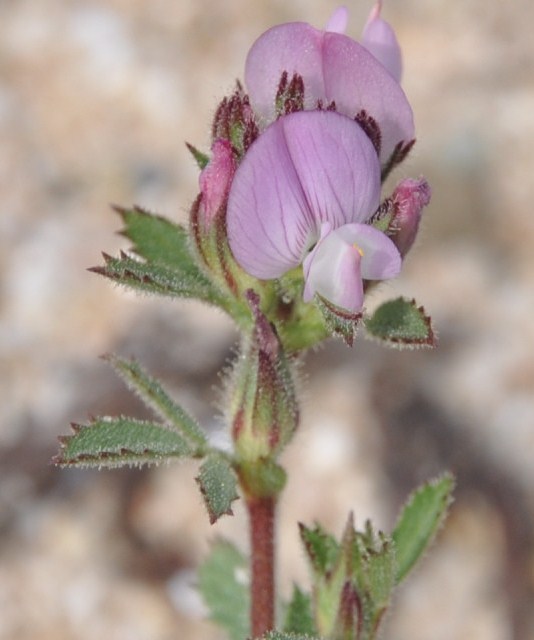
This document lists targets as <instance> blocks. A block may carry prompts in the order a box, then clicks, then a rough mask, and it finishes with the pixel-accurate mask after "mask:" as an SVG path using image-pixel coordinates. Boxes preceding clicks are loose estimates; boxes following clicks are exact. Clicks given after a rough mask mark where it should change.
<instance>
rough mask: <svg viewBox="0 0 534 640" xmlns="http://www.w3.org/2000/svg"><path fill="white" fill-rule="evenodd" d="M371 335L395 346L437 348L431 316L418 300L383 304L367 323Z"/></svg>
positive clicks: (401, 299)
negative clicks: (418, 303)
mask: <svg viewBox="0 0 534 640" xmlns="http://www.w3.org/2000/svg"><path fill="white" fill-rule="evenodd" d="M365 328H366V329H367V332H368V333H369V335H370V336H372V337H373V338H377V339H378V340H381V341H383V342H385V343H387V344H390V345H392V346H396V347H434V346H435V344H436V338H435V335H434V331H433V329H432V324H431V320H430V317H429V316H427V315H426V313H425V310H424V309H423V307H418V306H417V303H416V302H415V300H406V299H405V298H396V299H395V300H389V301H388V302H384V304H382V305H380V307H378V309H377V310H376V311H375V312H374V314H373V315H372V316H371V317H370V318H367V319H366V320H365Z"/></svg>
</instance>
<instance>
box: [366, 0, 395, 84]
mask: <svg viewBox="0 0 534 640" xmlns="http://www.w3.org/2000/svg"><path fill="white" fill-rule="evenodd" d="M381 9H382V3H381V2H377V3H376V5H375V6H374V7H373V9H372V10H371V13H370V15H369V18H368V20H367V24H366V25H365V27H364V30H363V34H362V40H361V43H362V44H363V46H364V47H365V48H366V49H367V50H368V51H370V52H371V53H372V54H373V55H374V57H375V58H376V59H377V60H378V61H379V62H381V63H382V64H383V65H384V67H386V69H387V70H388V71H389V72H390V73H391V75H392V76H393V77H394V78H395V80H396V81H397V82H400V79H401V76H402V54H401V49H400V46H399V43H398V40H397V36H396V35H395V31H394V30H393V28H392V27H391V25H390V24H389V23H388V22H386V21H385V20H382V18H381V17H380V11H381Z"/></svg>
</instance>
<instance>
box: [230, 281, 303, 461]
mask: <svg viewBox="0 0 534 640" xmlns="http://www.w3.org/2000/svg"><path fill="white" fill-rule="evenodd" d="M247 299H248V302H249V305H250V307H251V310H252V314H253V317H254V321H255V324H254V329H253V331H252V333H251V335H250V336H249V338H248V341H247V343H246V344H245V346H244V349H243V353H242V354H241V357H240V358H239V361H238V362H237V364H236V368H235V371H234V379H233V389H232V397H231V400H230V415H229V419H230V420H231V424H232V436H233V439H234V442H235V448H236V452H237V455H238V457H239V459H240V460H241V461H242V462H245V463H246V462H251V461H257V460H261V459H274V458H275V457H276V456H277V455H278V454H279V453H280V451H281V450H282V449H283V447H284V446H285V445H286V444H287V443H288V442H289V440H290V439H291V437H292V435H293V433H294V432H295V430H296V428H297V423H298V408H297V402H296V398H295V392H294V388H293V380H292V374H291V370H290V367H289V363H288V361H287V359H286V357H285V355H284V352H283V349H282V347H281V344H280V341H279V339H278V336H277V334H276V331H275V329H274V327H273V326H272V325H271V324H270V323H269V321H268V320H267V318H266V317H265V316H264V315H263V313H262V312H261V310H260V308H259V296H258V295H257V294H256V293H254V292H253V291H251V290H249V291H248V292H247Z"/></svg>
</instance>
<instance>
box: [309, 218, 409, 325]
mask: <svg viewBox="0 0 534 640" xmlns="http://www.w3.org/2000/svg"><path fill="white" fill-rule="evenodd" d="M401 263H402V261H401V257H400V254H399V252H398V250H397V248H396V247H395V245H394V244H393V242H392V241H391V240H390V239H389V238H388V237H387V236H386V235H385V234H384V233H382V232H381V231H378V230H377V229H374V228H373V227H371V226H369V225H365V224H347V225H344V226H342V227H339V228H338V229H334V230H331V226H330V225H323V227H322V229H321V238H320V240H319V242H318V243H317V245H316V246H315V247H314V249H313V250H312V251H311V252H310V254H309V255H308V256H307V257H306V259H305V260H304V278H305V287H304V296H303V297H304V301H305V302H309V301H310V300H312V299H313V296H314V295H315V293H319V294H320V295H321V296H323V298H326V299H327V300H329V301H330V302H332V303H334V304H335V305H337V306H338V307H342V308H344V309H348V310H349V311H352V312H355V311H359V310H360V309H361V308H362V305H363V280H386V279H388V278H394V277H395V276H397V275H398V274H399V272H400V269H401Z"/></svg>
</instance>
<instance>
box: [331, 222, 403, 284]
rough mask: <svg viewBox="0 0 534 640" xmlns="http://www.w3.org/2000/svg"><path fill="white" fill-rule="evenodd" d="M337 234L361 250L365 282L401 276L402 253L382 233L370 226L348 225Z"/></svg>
mask: <svg viewBox="0 0 534 640" xmlns="http://www.w3.org/2000/svg"><path fill="white" fill-rule="evenodd" d="M336 234H337V235H338V236H339V237H340V238H341V239H342V240H343V241H344V242H347V243H349V244H351V245H353V246H356V247H357V248H358V249H359V251H360V255H361V258H362V263H361V272H362V278H364V279H365V280H387V279H389V278H395V277H396V276H398V275H399V273H400V270H401V266H402V259H401V256H400V253H399V251H398V249H397V247H396V246H395V244H394V243H393V242H392V241H391V240H390V238H388V237H387V236H386V234H385V233H382V231H378V229H375V228H374V227H371V226H370V225H368V224H347V225H344V226H343V227H340V228H339V229H337V230H336Z"/></svg>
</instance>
